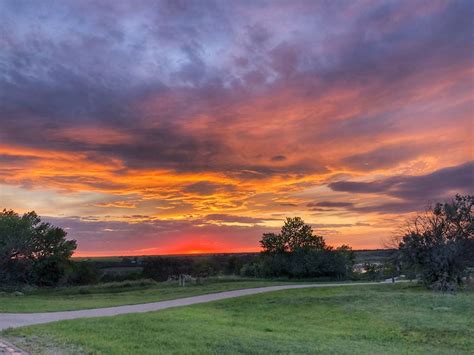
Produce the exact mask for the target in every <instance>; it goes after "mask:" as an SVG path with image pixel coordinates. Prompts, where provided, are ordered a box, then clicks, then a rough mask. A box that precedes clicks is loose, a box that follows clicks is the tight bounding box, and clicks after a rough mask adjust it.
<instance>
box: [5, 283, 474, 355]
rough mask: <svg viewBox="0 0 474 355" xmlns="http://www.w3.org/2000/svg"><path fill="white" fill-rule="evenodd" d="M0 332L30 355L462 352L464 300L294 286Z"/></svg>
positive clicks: (472, 345)
mask: <svg viewBox="0 0 474 355" xmlns="http://www.w3.org/2000/svg"><path fill="white" fill-rule="evenodd" d="M3 335H4V336H7V337H9V338H10V339H13V341H15V342H16V343H17V344H19V345H21V346H23V347H25V348H27V349H29V350H35V353H38V352H39V353H41V351H43V352H46V353H49V352H51V351H52V349H53V350H58V349H62V350H63V351H65V352H66V353H74V354H77V353H81V352H82V353H92V354H95V353H103V354H157V353H167V354H168V353H187V354H189V353H196V354H203V353H206V354H233V353H251V354H268V353H276V354H289V353H294V354H297V353H318V352H323V353H338V354H353V353H369V354H382V353H383V354H402V353H403V354H406V353H431V354H469V353H470V354H472V351H473V349H474V294H473V293H472V292H467V291H466V292H460V293H458V294H457V295H446V294H445V295H443V294H435V293H432V292H429V291H426V290H423V289H421V288H418V287H416V286H413V285H379V286H360V287H358V286H357V287H339V288H321V289H300V290H289V291H280V292H273V293H268V294H262V295H254V296H247V297H241V298H235V299H231V300H224V301H218V302H213V303H208V304H201V305H194V306H188V307H183V308H176V309H169V310H164V311H160V312H153V313H146V314H131V315H123V316H117V317H113V318H95V319H81V320H72V321H62V322H58V323H52V324H48V325H41V326H32V327H27V328H23V329H16V330H9V331H7V332H5V333H4V334H3Z"/></svg>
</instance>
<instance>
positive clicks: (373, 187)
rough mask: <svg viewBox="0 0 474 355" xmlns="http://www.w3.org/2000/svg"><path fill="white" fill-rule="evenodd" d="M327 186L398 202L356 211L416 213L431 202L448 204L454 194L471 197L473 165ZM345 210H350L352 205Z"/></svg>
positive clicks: (471, 163)
mask: <svg viewBox="0 0 474 355" xmlns="http://www.w3.org/2000/svg"><path fill="white" fill-rule="evenodd" d="M328 186H329V187H330V188H331V189H332V190H334V191H343V192H349V193H352V194H378V195H387V196H390V197H395V198H397V199H399V200H400V201H399V202H392V203H384V204H381V205H378V206H368V207H354V209H356V210H359V211H366V212H372V211H379V212H382V213H384V212H385V213H396V212H402V213H403V212H409V211H417V210H419V209H420V207H426V206H427V204H428V203H430V202H431V203H434V202H436V201H444V200H447V199H449V198H450V197H452V196H453V195H454V194H456V193H459V194H474V162H468V163H466V164H462V165H459V166H455V167H449V168H444V169H440V170H437V171H435V172H433V173H431V174H427V175H420V176H409V175H405V176H401V175H399V176H392V177H389V178H385V179H382V180H376V181H371V182H354V181H339V182H334V183H330V184H329V185H328ZM336 204H337V203H336ZM348 207H353V206H352V204H351V205H350V206H348Z"/></svg>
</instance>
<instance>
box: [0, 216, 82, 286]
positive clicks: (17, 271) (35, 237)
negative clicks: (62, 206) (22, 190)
mask: <svg viewBox="0 0 474 355" xmlns="http://www.w3.org/2000/svg"><path fill="white" fill-rule="evenodd" d="M66 235H67V233H66V232H65V231H64V230H63V229H62V228H59V227H55V226H52V225H51V224H49V223H45V222H42V221H41V219H40V217H38V215H37V214H36V213H35V212H28V213H25V214H23V215H22V216H20V215H19V214H18V213H16V212H14V211H12V210H3V211H2V212H0V282H2V283H6V284H20V283H28V284H36V285H55V284H57V283H58V282H59V281H60V279H61V278H62V277H63V276H64V274H65V271H66V266H67V264H68V262H69V258H70V257H71V256H72V253H73V252H74V250H75V249H76V246H77V245H76V241H74V240H67V239H66Z"/></svg>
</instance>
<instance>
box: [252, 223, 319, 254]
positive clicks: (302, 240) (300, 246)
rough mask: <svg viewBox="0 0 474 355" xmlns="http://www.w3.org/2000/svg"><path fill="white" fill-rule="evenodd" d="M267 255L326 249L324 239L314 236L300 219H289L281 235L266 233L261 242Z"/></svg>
mask: <svg viewBox="0 0 474 355" xmlns="http://www.w3.org/2000/svg"><path fill="white" fill-rule="evenodd" d="M260 245H261V246H262V248H263V252H264V253H266V254H278V253H285V252H288V253H292V252H295V251H298V250H310V249H311V250H317V249H324V248H325V247H326V243H325V242H324V238H323V237H321V236H317V235H314V234H313V229H312V228H311V226H310V225H308V224H305V223H304V221H303V220H302V219H301V218H300V217H293V218H287V219H286V221H285V224H284V225H283V227H282V228H281V232H280V234H274V233H265V234H263V238H262V240H261V241H260Z"/></svg>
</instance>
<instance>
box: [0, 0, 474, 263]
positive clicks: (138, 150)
mask: <svg viewBox="0 0 474 355" xmlns="http://www.w3.org/2000/svg"><path fill="white" fill-rule="evenodd" d="M473 8H474V6H472V3H471V2H469V1H442V0H440V1H419V2H416V3H415V2H411V1H372V0H368V1H358V2H337V1H335V2H323V1H321V2H320V1H312V0H311V1H305V0H301V1H261V2H259V1H257V2H253V3H249V2H245V1H234V2H219V1H217V2H213V1H171V2H167V1H158V2H155V1H153V2H152V1H146V0H139V1H120V2H116V1H104V2H100V4H99V3H95V2H88V1H85V2H71V3H64V2H54V1H52V2H50V3H49V4H48V5H45V4H42V3H41V2H28V1H27V2H22V1H3V2H2V3H1V4H0V12H1V13H2V14H3V15H2V22H3V23H2V24H0V26H1V28H2V33H4V34H5V36H2V37H3V38H0V44H1V46H0V73H1V75H0V90H1V95H0V103H1V105H0V123H1V126H0V208H7V209H13V210H15V211H17V212H19V213H23V212H26V211H30V210H35V211H36V212H37V213H38V214H39V215H40V216H42V217H44V219H45V220H47V221H50V222H51V223H53V224H55V225H58V226H61V227H64V228H66V230H67V231H68V235H69V237H70V238H73V239H76V240H77V241H78V250H77V253H76V254H75V255H76V256H79V255H80V256H92V255H100V256H104V255H146V254H153V255H156V254H186V253H198V252H204V253H220V252H247V251H249V252H253V251H258V249H259V245H258V241H259V240H260V238H261V235H262V233H264V232H272V231H273V232H276V231H278V230H279V229H280V227H281V225H282V224H283V220H284V218H285V217H293V216H300V217H302V218H303V219H304V220H305V222H306V223H309V224H311V225H312V226H313V229H314V231H315V233H316V234H318V235H323V236H324V237H325V239H326V241H327V243H328V244H330V245H334V246H338V245H342V244H348V245H351V246H352V247H353V248H355V249H376V248H383V247H384V243H385V242H386V240H387V239H388V238H390V236H392V235H393V234H394V233H396V231H397V228H398V227H399V226H400V224H401V223H403V221H404V220H405V219H406V218H409V217H410V216H412V215H413V214H414V213H416V212H417V211H420V210H423V209H425V208H426V207H427V206H428V205H429V204H431V203H434V202H436V201H444V200H446V199H449V198H450V197H452V196H453V195H454V194H455V193H460V194H473V193H474V187H473V180H474V157H473V148H474V147H473V144H472V141H473V107H474V94H473V93H474V88H473V81H474V65H473V64H474V63H473V58H472V48H473V43H472V36H471V34H472V31H473V29H474V28H473V24H472V18H473V15H474V10H473ZM3 20H4V21H3ZM143 251H144V252H143Z"/></svg>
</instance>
